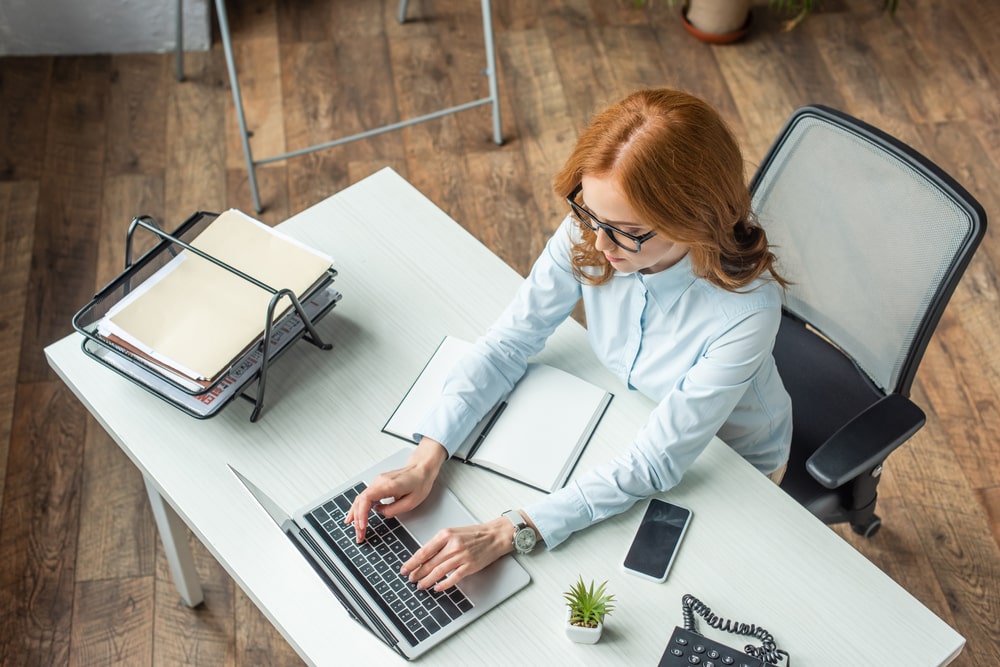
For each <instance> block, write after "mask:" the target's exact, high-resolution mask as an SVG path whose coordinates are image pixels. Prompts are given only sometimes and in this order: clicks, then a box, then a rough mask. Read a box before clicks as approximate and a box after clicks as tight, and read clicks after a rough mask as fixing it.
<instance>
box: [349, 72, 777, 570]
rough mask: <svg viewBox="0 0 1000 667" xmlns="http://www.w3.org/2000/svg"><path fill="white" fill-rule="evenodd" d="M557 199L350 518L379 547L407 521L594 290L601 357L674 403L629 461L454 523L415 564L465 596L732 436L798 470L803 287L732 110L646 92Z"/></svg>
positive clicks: (571, 173) (611, 113)
mask: <svg viewBox="0 0 1000 667" xmlns="http://www.w3.org/2000/svg"><path fill="white" fill-rule="evenodd" d="M555 191H556V193H557V194H559V195H560V196H562V197H565V198H566V200H567V205H568V207H569V210H570V214H569V215H568V216H567V217H566V219H565V220H564V221H563V222H562V224H561V226H560V228H559V229H558V230H557V231H556V233H555V234H554V235H553V236H552V238H551V239H550V240H549V242H548V244H547V245H546V248H545V250H544V251H543V253H542V255H541V256H540V257H539V258H538V260H537V261H536V263H535V265H534V267H533V268H532V270H531V273H530V275H529V276H528V278H527V279H526V280H525V282H524V283H523V285H522V286H521V288H520V290H519V291H518V293H517V295H516V297H515V298H514V300H513V302H512V303H511V304H510V305H509V306H508V307H507V309H506V311H505V312H504V313H503V314H502V315H501V317H500V319H499V320H498V321H497V322H496V323H495V324H494V325H493V326H492V327H491V328H490V329H489V331H487V332H486V334H485V335H484V336H483V337H482V338H480V339H479V340H478V341H477V343H476V345H475V348H474V350H473V351H472V352H471V353H470V354H469V355H467V356H466V357H465V358H464V359H463V360H462V362H461V363H460V364H459V368H457V369H456V370H455V371H454V372H453V373H452V374H451V376H450V377H449V379H448V381H447V382H446V384H445V387H444V389H443V391H442V396H441V398H440V400H439V401H438V404H437V406H436V407H435V408H434V409H433V410H432V412H431V413H430V414H429V415H427V417H426V418H425V419H424V420H423V422H422V424H421V428H420V430H419V433H420V434H421V436H422V437H421V439H420V442H419V444H418V446H417V447H416V449H415V450H414V452H413V454H412V456H411V457H410V460H409V462H408V464H407V466H406V467H404V468H401V469H399V470H395V471H392V472H390V473H387V474H383V475H380V476H378V477H377V478H375V479H374V480H372V483H371V485H370V486H369V487H368V489H367V490H366V491H365V492H364V493H362V494H361V495H360V496H359V497H358V498H357V499H356V500H355V502H354V505H353V506H352V508H351V510H350V512H349V513H348V516H347V521H348V522H353V523H354V524H355V529H356V532H357V535H358V541H361V540H363V539H364V534H365V530H366V527H367V516H368V511H369V509H371V508H373V507H374V508H376V510H377V511H379V512H381V513H383V514H385V515H387V516H394V515H396V514H399V513H401V512H405V511H407V510H410V509H412V508H414V507H416V506H417V505H418V504H419V503H420V502H421V501H422V500H423V499H424V498H426V496H427V494H428V493H429V491H430V488H431V485H432V484H433V482H434V480H435V478H436V477H437V474H438V471H439V470H440V468H441V465H442V464H443V463H444V461H445V460H446V459H447V458H448V457H449V456H450V455H451V453H452V452H454V450H455V448H457V447H458V445H459V444H461V442H462V441H463V440H464V439H465V437H466V436H467V435H468V434H469V433H470V432H471V431H472V428H473V426H474V425H475V424H476V422H478V421H479V419H480V418H481V417H482V415H484V414H485V413H486V412H487V410H489V408H490V407H492V406H493V405H494V404H495V403H496V401H497V400H499V398H500V397H501V396H502V395H503V394H504V393H506V392H507V391H509V390H510V389H511V388H512V387H513V385H514V383H515V382H517V380H518V378H520V377H521V375H522V374H523V373H524V370H525V367H526V364H527V359H528V357H530V356H532V355H534V354H536V353H537V352H539V351H540V350H541V348H542V347H543V346H544V344H545V341H546V339H547V338H548V337H549V335H551V333H552V332H553V331H554V330H555V328H556V327H557V326H558V325H559V324H560V323H561V322H562V321H563V320H565V319H566V318H567V317H569V315H570V313H571V312H572V310H573V308H574V306H575V304H576V303H577V302H578V300H579V299H581V298H582V299H583V303H584V307H585V310H586V315H587V323H588V330H587V333H588V339H589V341H590V344H591V347H592V348H593V350H594V352H595V353H596V354H597V356H598V357H599V358H600V360H601V361H602V362H603V363H604V364H605V366H607V368H609V369H610V370H611V371H612V372H613V373H614V374H615V375H616V376H617V377H618V378H619V379H620V380H621V381H622V382H623V383H624V384H625V386H626V387H628V388H629V389H635V390H638V391H640V392H642V393H643V394H645V395H646V396H648V397H650V398H652V399H653V400H654V401H656V402H657V405H656V407H655V409H654V410H653V411H652V413H651V414H650V416H649V419H648V421H647V422H646V424H645V425H644V426H643V427H642V428H641V429H640V430H639V432H638V433H636V434H635V436H634V437H633V438H632V441H631V443H630V444H629V445H628V447H627V448H626V449H625V451H624V452H623V453H622V454H621V455H620V456H619V457H617V458H616V459H614V460H613V461H610V462H608V463H606V464H604V465H602V466H600V467H598V468H596V469H594V470H591V471H589V472H587V473H585V474H583V475H579V476H577V477H575V478H574V479H572V480H571V481H570V482H569V483H568V484H567V485H566V486H565V487H564V488H562V489H560V490H558V491H556V492H555V493H552V494H550V495H548V496H546V497H544V498H542V499H541V500H539V501H537V502H535V503H532V504H530V505H526V506H525V507H523V508H522V509H520V510H518V511H516V512H506V513H504V515H502V516H500V517H497V518H496V519H494V520H492V521H489V522H486V523H484V524H480V525H477V526H467V527H461V528H450V529H445V530H442V531H439V532H438V534H437V535H436V536H435V537H434V538H432V539H431V540H430V541H429V542H428V543H427V544H425V545H424V546H423V547H422V548H421V549H420V550H419V551H417V552H416V553H415V554H414V556H413V558H411V559H410V560H409V561H408V562H406V563H405V564H404V565H403V567H402V570H401V572H402V573H403V574H404V575H409V578H410V580H411V581H413V582H416V583H417V585H418V587H419V588H428V587H430V586H434V587H435V588H436V589H438V590H444V589H446V588H449V587H450V586H452V585H454V584H455V583H457V582H459V581H461V579H462V578H463V577H465V576H467V575H468V574H471V573H472V572H476V571H478V570H480V569H482V568H483V567H485V566H486V565H488V564H489V563H491V562H493V561H494V560H496V559H497V558H499V557H500V556H502V555H504V554H506V553H509V552H511V551H513V550H514V549H515V547H516V548H517V550H518V552H519V553H526V552H527V551H530V549H531V547H532V546H534V543H535V541H536V540H538V541H543V542H544V543H545V546H546V548H548V549H551V548H553V547H555V546H556V545H558V544H559V543H561V542H563V541H564V540H565V539H566V538H567V537H569V535H570V534H572V533H573V532H574V531H577V530H580V529H582V528H585V527H587V526H589V525H591V524H593V523H595V522H598V521H600V520H602V519H605V518H607V517H609V516H612V515H614V514H617V513H619V512H622V511H624V510H626V509H628V508H629V507H631V506H632V505H633V504H634V503H635V502H636V501H638V500H640V499H642V498H645V497H648V496H650V495H652V494H654V493H657V492H661V491H665V490H667V489H669V488H671V487H673V486H674V485H675V484H677V483H678V482H679V481H680V479H681V476H682V475H683V474H684V472H685V471H686V470H687V469H688V468H689V467H690V466H691V464H692V463H693V462H694V460H695V459H696V458H697V457H698V455H699V454H700V453H701V452H702V451H703V450H704V449H705V447H706V446H707V445H708V443H709V441H710V440H711V439H712V437H713V436H715V435H718V436H719V437H720V438H721V439H722V440H723V441H724V442H726V443H727V444H728V445H729V446H730V447H732V448H733V449H734V450H736V451H737V452H738V453H740V454H741V455H742V456H743V457H744V458H745V459H747V460H748V461H749V462H750V463H751V464H753V465H754V466H756V467H757V469H758V470H760V471H761V472H762V473H764V474H768V475H770V476H772V479H775V480H776V481H779V480H780V475H781V474H782V473H783V471H784V465H785V462H786V460H787V458H788V447H789V443H790V441H791V424H792V422H791V401H790V399H789V397H788V394H787V393H786V392H785V389H784V387H783V386H782V384H781V379H780V378H779V377H778V372H777V370H776V368H775V364H774V359H773V357H772V355H771V350H772V348H773V346H774V339H775V336H776V335H777V331H778V323H779V321H780V309H781V296H782V287H783V286H784V285H785V282H784V280H783V279H782V278H781V277H780V276H779V275H778V273H777V272H776V271H775V269H774V262H775V257H774V255H773V254H772V253H771V252H770V250H769V248H768V244H767V239H766V236H765V234H764V231H763V230H762V229H761V228H760V227H759V226H757V225H756V224H755V221H754V218H753V214H752V212H751V208H750V195H749V192H748V189H747V186H746V182H745V181H744V174H743V158H742V155H741V153H740V149H739V147H738V145H737V143H736V141H735V139H734V138H733V136H732V134H731V133H730V131H729V130H728V128H727V127H726V125H725V123H724V122H723V121H722V119H721V118H720V117H719V115H718V114H717V113H716V112H715V111H714V110H713V109H712V108H711V107H709V106H708V105H707V104H705V103H704V102H702V101H701V100H699V99H697V98H695V97H692V96H690V95H687V94H685V93H682V92H678V91H673V90H667V89H659V90H643V91H638V92H636V93H634V94H632V95H630V96H628V97H627V98H625V99H624V100H622V101H621V102H619V103H617V104H615V105H613V106H612V107H610V108H609V109H607V110H606V111H604V112H602V113H601V114H599V115H598V116H596V118H595V119H594V121H593V122H592V123H591V125H590V126H589V127H588V128H587V129H586V130H585V131H584V132H583V134H582V135H581V136H580V138H579V140H578V142H577V144H576V147H575V148H574V150H573V153H572V154H571V155H570V158H569V160H568V161H567V162H566V165H565V166H564V167H563V169H562V171H560V172H559V173H558V174H557V175H556V177H555ZM622 435H623V437H625V434H622ZM380 499H384V500H381V502H380ZM512 536H514V538H515V539H516V541H517V544H516V545H515V539H512Z"/></svg>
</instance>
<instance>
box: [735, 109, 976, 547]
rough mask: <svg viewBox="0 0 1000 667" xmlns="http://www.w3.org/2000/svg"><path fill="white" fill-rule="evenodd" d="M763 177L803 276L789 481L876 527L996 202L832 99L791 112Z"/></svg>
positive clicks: (796, 294) (796, 287)
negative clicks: (981, 199)
mask: <svg viewBox="0 0 1000 667" xmlns="http://www.w3.org/2000/svg"><path fill="white" fill-rule="evenodd" d="M750 187H751V191H752V192H753V200H754V210H755V211H756V213H757V215H758V218H759V221H760V224H761V225H762V226H763V227H764V229H765V230H766V231H767V234H768V239H769V241H770V242H771V244H772V245H773V246H774V251H775V254H776V255H777V256H778V261H779V271H781V273H782V275H783V276H784V277H785V278H786V279H788V280H790V281H791V282H792V283H793V284H792V285H791V287H790V288H789V289H788V290H787V292H786V301H785V304H786V305H785V309H784V317H783V318H782V324H781V329H780V332H779V334H778V339H777V342H776V344H775V359H776V361H777V364H778V369H779V372H780V373H781V376H782V380H783V381H784V382H785V386H786V387H787V389H788V392H789V394H790V395H791V397H792V409H793V415H794V417H793V437H792V454H791V459H790V461H789V467H788V472H787V473H786V475H785V479H784V481H783V482H782V488H783V489H785V490H786V491H787V492H788V493H789V494H790V495H792V496H793V497H795V498H796V499H797V500H798V501H799V502H801V503H802V504H803V505H804V506H805V507H807V508H808V509H809V510H810V511H811V512H812V513H813V514H815V515H816V516H817V517H819V518H820V519H822V520H823V521H825V522H826V523H842V522H849V523H850V524H851V525H852V526H853V528H854V530H855V531H856V532H858V533H860V534H863V535H867V536H870V535H872V534H874V533H875V531H877V530H878V528H879V526H880V523H881V522H880V520H879V518H878V516H877V515H876V514H875V500H876V495H877V494H876V490H877V485H878V477H879V475H880V474H881V471H882V464H883V462H884V460H885V459H886V457H887V456H888V455H889V453H890V452H892V451H893V450H894V449H895V448H896V447H898V446H899V445H900V444H902V443H903V442H904V441H905V440H907V439H908V438H909V437H910V436H911V435H913V433H915V432H916V431H917V430H919V428H920V427H921V426H922V425H923V423H924V419H925V418H924V414H923V412H922V411H921V410H920V409H919V408H918V407H917V406H916V405H914V404H913V403H912V402H911V401H910V400H909V394H910V386H911V384H912V382H913V378H914V375H915V374H916V371H917V367H918V365H919V364H920V360H921V358H922V356H923V353H924V350H925V349H926V347H927V343H928V341H929V339H930V337H931V335H932V333H933V332H934V328H935V327H936V325H937V323H938V321H939V319H940V317H941V314H942V312H943V311H944V308H945V306H946V305H947V303H948V299H949V298H950V297H951V294H952V293H953V291H954V289H955V286H956V284H957V283H958V280H959V279H960V277H961V275H962V273H963V272H964V270H965V268H966V266H967V265H968V263H969V260H970V259H971V257H972V254H973V252H974V251H975V249H976V248H977V247H978V245H979V243H980V241H981V240H982V237H983V235H984V233H985V230H986V216H985V213H984V212H983V209H982V207H981V206H980V205H979V203H978V202H976V200H975V199H974V198H973V197H972V196H971V195H969V193H968V192H966V191H965V190H964V189H963V188H962V187H961V186H960V185H958V183H956V182H955V181H954V180H953V179H952V178H951V177H949V176H948V175H947V174H945V173H944V172H942V171H941V170H940V169H938V168H937V167H936V166H935V165H933V164H932V163H931V162H930V161H928V160H927V159H926V158H924V157H923V156H921V155H920V154H918V153H917V152H916V151H914V150H912V149H911V148H909V147H908V146H906V145H905V144H903V143H901V142H899V141H898V140H896V139H894V138H892V137H890V136H888V135H887V134H885V133H883V132H881V131H880V130H878V129H876V128H874V127H872V126H870V125H868V124H866V123H863V122H861V121H859V120H857V119H855V118H852V117H850V116H848V115H847V114H844V113H841V112H839V111H835V110H833V109H829V108H826V107H822V106H808V107H803V108H801V109H799V110H797V111H796V112H795V113H794V114H793V115H792V117H791V118H790V119H789V120H788V122H787V123H786V124H785V127H784V128H783V129H782V131H781V133H780V135H779V136H778V138H777V139H776V140H775V142H774V144H773V145H772V146H771V148H770V150H769V151H768V154H767V155H766V156H765V158H764V161H763V162H762V164H761V165H760V168H759V169H758V171H757V173H756V174H755V176H754V178H753V179H752V181H751V186H750Z"/></svg>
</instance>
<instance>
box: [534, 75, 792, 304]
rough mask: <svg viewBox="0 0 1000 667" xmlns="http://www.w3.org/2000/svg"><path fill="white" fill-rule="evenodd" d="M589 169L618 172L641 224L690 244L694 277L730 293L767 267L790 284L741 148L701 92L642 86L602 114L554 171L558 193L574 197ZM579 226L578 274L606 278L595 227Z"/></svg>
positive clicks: (616, 176) (592, 281)
mask: <svg viewBox="0 0 1000 667" xmlns="http://www.w3.org/2000/svg"><path fill="white" fill-rule="evenodd" d="M584 174H588V175H592V176H599V177H610V178H612V179H613V180H614V181H615V183H616V184H617V185H618V187H619V190H620V192H621V193H622V195H623V197H624V198H625V199H626V201H627V202H628V203H629V205H630V206H631V207H632V210H634V211H635V212H636V215H638V216H639V220H636V221H635V222H637V223H639V224H643V225H648V226H649V227H650V228H652V229H654V230H656V232H657V233H658V234H662V235H663V236H664V237H666V238H668V239H670V240H671V241H673V242H675V243H680V244H683V245H685V246H688V248H689V255H690V257H691V264H692V267H693V270H694V272H695V274H696V275H697V276H699V277H701V278H704V279H705V280H708V281H709V282H711V283H713V284H714V285H717V286H719V287H722V288H723V289H726V290H730V291H737V290H739V289H740V288H743V287H746V286H747V285H749V284H750V283H751V282H753V281H754V280H756V279H757V278H758V277H759V276H761V275H762V274H764V273H765V272H768V273H770V274H771V277H772V278H773V279H774V280H775V281H777V282H778V283H779V284H780V285H782V286H785V285H786V284H787V283H786V282H785V280H784V279H783V278H782V277H781V276H780V275H778V273H777V272H776V271H775V269H774V264H775V262H776V258H775V256H774V254H773V253H771V251H770V249H769V246H768V242H767V236H766V234H765V233H764V230H763V229H762V228H761V227H760V225H758V224H757V222H756V219H755V217H754V215H753V211H752V210H751V204H750V191H749V189H748V188H747V184H746V180H745V177H744V173H743V155H742V152H741V151H740V147H739V145H738V144H737V142H736V139H735V138H734V137H733V135H732V132H730V130H729V128H728V127H727V126H726V123H725V121H723V120H722V118H721V117H720V116H719V114H718V113H717V112H716V111H715V110H714V109H713V108H712V107H711V106H709V105H708V104H706V103H705V102H703V101H702V100H700V99H698V98H697V97H694V96H692V95H689V94H687V93H683V92H680V91H676V90H670V89H666V88H660V89H653V90H639V91H637V92H635V93H632V94H631V95H629V96H628V97H626V98H625V99H623V100H622V101H620V102H618V103H617V104H614V105H612V106H611V107H609V108H608V109H606V110H604V111H602V112H601V113H599V114H598V115H597V116H595V118H594V119H593V121H592V122H591V123H590V125H589V126H588V127H587V129H585V130H584V131H583V133H582V134H581V135H580V137H579V139H578V140H577V143H576V146H575V147H574V149H573V152H572V153H571V154H570V156H569V159H568V160H567V161H566V164H565V165H564V166H563V168H562V170H560V171H559V173H558V174H556V176H555V179H554V189H555V191H556V194H558V195H559V196H560V197H566V196H567V195H569V193H570V192H572V190H573V189H574V188H575V187H576V186H577V185H578V184H579V183H580V181H581V178H582V177H583V175H584ZM580 229H581V232H582V234H583V238H582V241H581V242H579V243H576V244H575V245H574V246H573V256H572V262H573V270H574V273H575V274H576V275H577V277H578V278H579V279H580V280H582V281H584V282H586V283H588V284H593V285H599V284H601V283H604V282H607V281H608V280H610V278H611V276H612V275H613V274H614V269H613V268H612V267H611V265H610V264H609V263H608V261H607V260H606V259H605V257H604V255H603V253H601V252H600V251H598V250H596V248H595V247H594V242H595V240H596V234H595V233H594V232H593V231H592V230H590V229H589V228H587V227H586V226H585V225H580ZM584 267H595V268H597V269H598V271H597V273H596V275H595V274H594V273H593V272H584V271H582V269H583V268H584Z"/></svg>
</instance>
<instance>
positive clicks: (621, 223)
mask: <svg viewBox="0 0 1000 667" xmlns="http://www.w3.org/2000/svg"><path fill="white" fill-rule="evenodd" d="M580 205H581V206H583V208H584V209H585V210H586V211H587V213H590V214H591V215H592V216H594V217H595V218H597V219H598V220H599V221H600V222H603V223H604V224H606V225H615V226H617V227H636V228H638V229H644V227H643V226H642V225H640V224H639V223H638V222H628V221H626V220H605V219H604V218H601V217H598V215H597V213H595V212H594V209H592V208H590V207H589V206H587V202H586V200H585V199H584V198H583V195H582V194H581V195H580Z"/></svg>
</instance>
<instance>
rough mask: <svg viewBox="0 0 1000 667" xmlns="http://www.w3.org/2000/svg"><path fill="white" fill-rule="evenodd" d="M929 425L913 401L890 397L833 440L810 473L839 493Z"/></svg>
mask: <svg viewBox="0 0 1000 667" xmlns="http://www.w3.org/2000/svg"><path fill="white" fill-rule="evenodd" d="M926 421H927V418H926V416H925V415H924V412H923V410H921V409H920V408H919V407H917V405H916V404H915V403H913V402H912V401H911V400H910V399H908V398H906V397H905V396H902V395H900V394H889V395H888V396H886V397H885V398H883V399H881V400H879V401H878V402H877V403H874V404H873V405H871V406H870V407H869V408H868V409H867V410H865V411H864V412H862V413H861V414H859V415H858V416H857V417H855V418H854V419H852V420H851V421H850V422H848V423H847V424H844V426H842V427H841V428H840V429H839V430H838V431H837V432H836V433H834V434H833V435H832V436H830V438H829V439H828V440H827V441H826V442H824V443H823V444H822V445H821V446H820V448H819V449H817V450H816V451H815V452H814V453H813V455H812V456H810V457H809V460H808V461H806V469H807V470H808V471H809V474H810V475H812V476H813V477H815V478H816V481H818V482H819V483H820V484H822V485H823V486H825V487H826V488H828V489H835V488H837V487H838V486H842V485H843V484H844V483H846V482H848V481H849V480H851V479H854V478H855V477H857V476H858V475H860V474H861V473H863V472H864V471H865V470H867V469H869V468H872V467H874V466H875V465H877V464H878V463H881V462H882V461H884V460H885V458H886V457H887V456H889V454H890V453H891V452H892V451H893V450H894V449H896V448H897V447H899V446H900V445H901V444H903V443H904V442H906V440H907V439H909V437H910V436H912V435H913V434H914V433H916V432H917V431H918V430H920V427H921V426H923V425H924V422H926Z"/></svg>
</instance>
